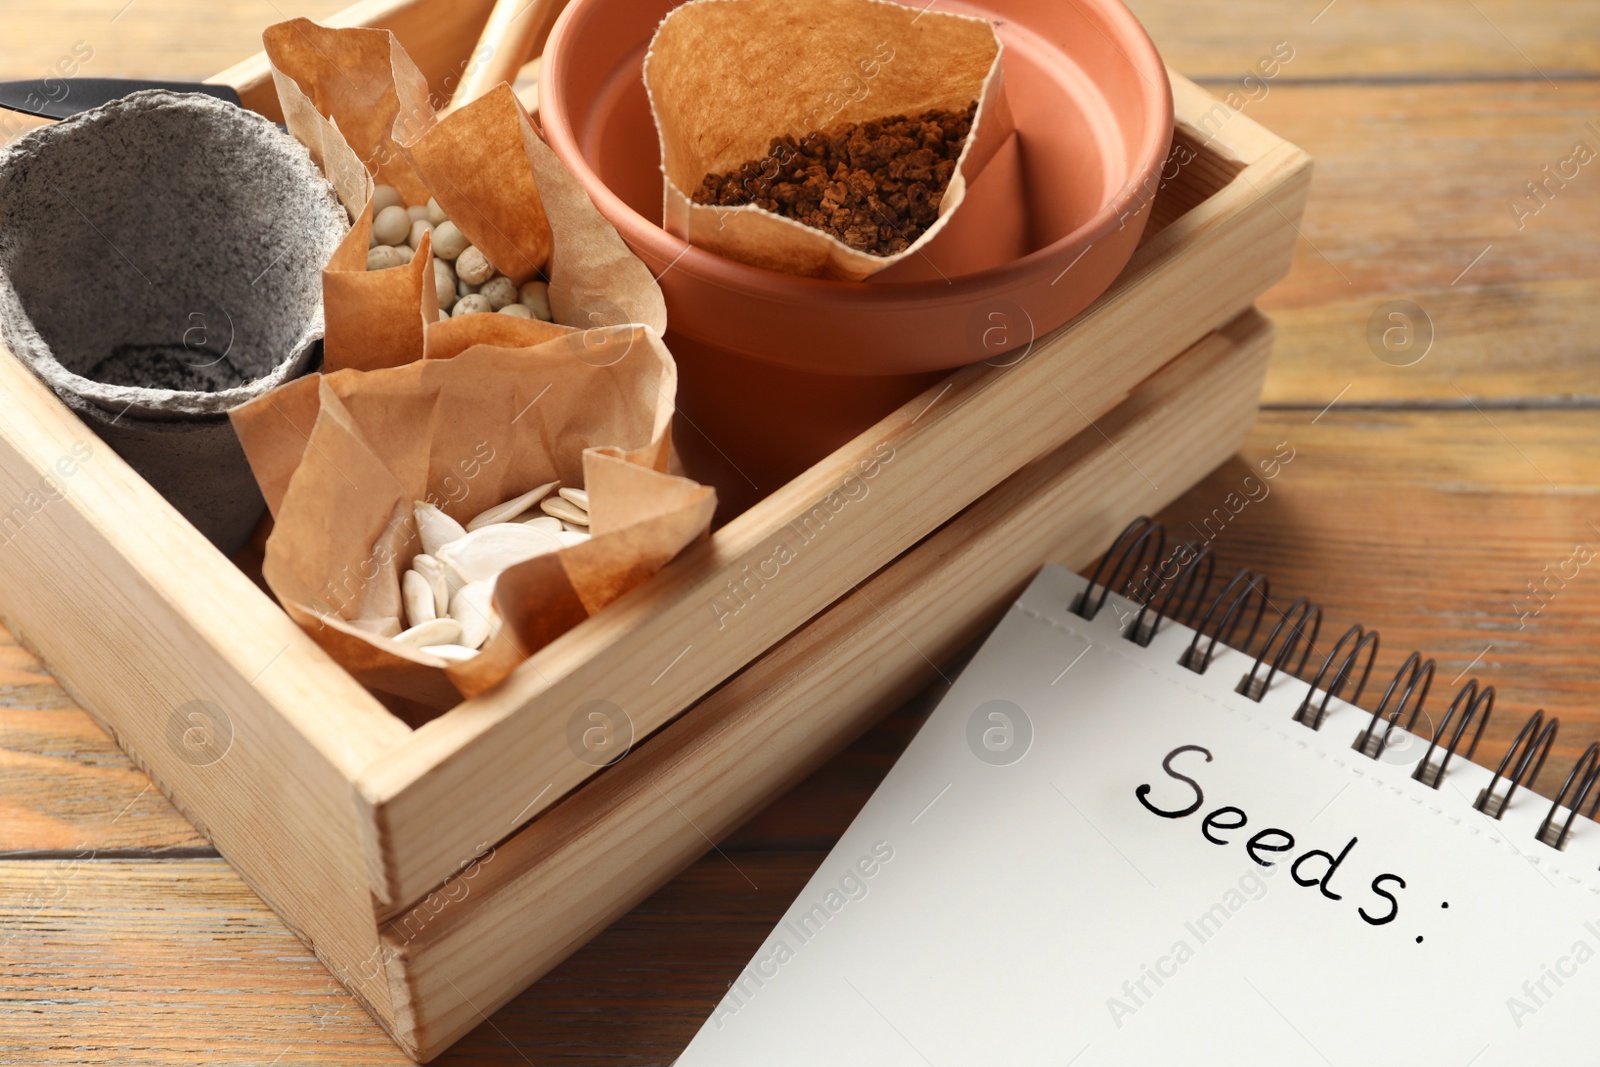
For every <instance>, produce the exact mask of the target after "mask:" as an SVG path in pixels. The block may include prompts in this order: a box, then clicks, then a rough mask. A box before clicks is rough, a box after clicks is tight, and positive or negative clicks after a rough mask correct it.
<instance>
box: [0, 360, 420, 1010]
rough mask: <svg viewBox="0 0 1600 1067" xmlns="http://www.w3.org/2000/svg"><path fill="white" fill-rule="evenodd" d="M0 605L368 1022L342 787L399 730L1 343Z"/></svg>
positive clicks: (364, 911)
mask: <svg viewBox="0 0 1600 1067" xmlns="http://www.w3.org/2000/svg"><path fill="white" fill-rule="evenodd" d="M0 610H3V612H4V614H5V617H6V620H7V625H8V626H10V627H11V628H12V629H13V630H14V631H15V632H17V633H18V634H19V636H20V637H22V638H23V639H24V640H25V641H27V642H28V644H29V645H30V646H31V647H33V648H35V649H37V650H38V651H39V653H40V654H41V655H42V657H43V658H44V659H45V660H46V661H47V662H48V663H49V664H50V665H51V668H52V669H53V670H54V671H56V672H58V673H59V676H60V677H61V678H62V679H63V680H64V683H65V684H66V685H67V687H68V688H69V690H70V691H71V692H72V693H73V695H74V696H75V697H77V698H78V699H79V700H80V702H81V703H82V704H83V705H84V707H86V708H87V709H89V710H90V711H91V712H92V713H94V714H95V715H96V717H97V718H98V719H99V720H100V721H101V722H102V723H104V724H105V725H106V726H107V728H108V729H109V730H110V731H111V732H112V733H113V735H114V736H115V737H116V739H117V741H118V743H119V744H121V745H123V747H125V748H127V749H128V750H129V752H130V754H131V755H132V756H133V757H134V758H135V760H136V761H137V762H139V764H140V765H141V766H143V767H144V768H145V769H146V770H148V771H149V772H150V773H151V775H152V777H154V778H155V779H156V781H157V783H158V784H159V785H160V786H161V787H162V789H163V791H164V792H165V793H166V794H167V795H168V796H169V797H170V798H171V799H172V800H173V802H174V803H175V804H176V805H177V806H178V808H179V809H180V810H182V811H183V812H184V813H185V815H187V816H188V817H189V818H190V819H191V820H192V821H193V822H194V823H195V825H196V826H197V828H199V829H200V830H201V832H202V833H204V834H206V836H207V837H209V838H210V839H211V840H212V841H213V842H214V843H215V844H216V845H217V847H218V849H219V850H220V851H221V852H222V853H223V854H224V855H225V856H226V857H227V858H228V859H229V860H230V861H231V862H232V863H233V864H234V865H235V866H236V867H238V868H239V869H240V871H241V872H242V873H243V874H244V875H245V876H246V877H247V878H248V879H249V881H250V882H251V884H252V885H253V886H254V887H255V888H256V889H257V890H258V892H260V893H261V895H262V896H263V898H264V899H266V901H267V902H268V903H269V904H271V905H272V906H273V907H274V908H275V909H276V910H277V911H278V913H279V914H280V915H281V916H282V917H283V918H284V920H285V922H287V923H288V924H289V925H290V926H291V927H292V928H294V929H295V930H296V931H297V932H299V933H300V934H301V935H302V936H303V937H304V938H306V939H307V940H308V941H309V942H310V943H311V944H312V945H313V946H314V947H315V948H316V949H317V951H318V952H319V954H321V955H322V956H323V958H324V959H325V960H327V961H328V963H329V964H330V966H333V967H335V969H336V970H337V971H342V973H344V974H346V975H349V976H353V977H352V979H351V983H350V984H351V985H352V986H353V987H355V988H356V989H357V991H358V992H363V993H364V994H365V995H366V996H367V998H368V999H369V1001H371V1002H372V1003H373V1005H374V1007H375V1008H376V1009H378V1011H379V1013H380V1014H381V1013H382V1012H383V1011H384V1010H386V1005H387V1000H388V996H387V989H386V986H385V985H384V984H383V983H382V982H381V981H380V978H381V970H380V969H378V968H375V967H374V965H373V964H372V963H371V962H369V958H370V957H371V956H372V953H373V952H374V950H375V948H376V924H375V922H374V919H373V915H372V907H371V902H370V893H369V891H368V878H367V875H366V869H365V864H364V862H363V858H362V852H361V848H360V843H359V838H358V834H357V832H356V820H357V818H358V811H357V808H356V806H355V805H354V804H353V803H352V785H351V782H352V779H353V777H354V775H355V773H356V772H357V771H358V770H359V769H360V767H362V766H363V765H365V764H366V763H367V762H369V761H370V760H371V759H373V758H374V757H376V756H377V755H378V754H379V753H381V752H382V751H383V750H384V749H385V748H386V747H388V746H392V745H395V744H398V743H400V742H401V741H403V740H404V739H405V738H406V737H407V736H408V735H409V730H407V729H406V728H405V727H404V725H403V724H401V723H399V721H398V720H396V719H394V718H393V717H392V716H390V715H389V714H388V713H387V712H385V711H384V710H383V709H382V708H381V707H380V706H379V705H377V703H376V702H375V701H373V700H372V699H371V697H370V696H368V694H367V693H366V692H365V691H364V690H362V689H361V688H360V687H359V686H358V685H356V684H355V682H354V681H353V680H351V679H350V678H349V677H348V675H346V674H345V673H344V672H343V671H342V670H340V669H339V668H338V667H337V666H335V665H334V664H333V663H332V662H331V661H330V660H328V659H327V657H326V656H325V655H323V654H322V652H321V650H320V649H318V648H317V647H316V646H315V645H314V644H313V643H312V642H311V641H310V639H309V638H308V637H306V635H304V634H303V633H301V632H300V630H299V629H298V628H297V627H296V626H295V625H294V623H293V622H291V621H290V620H289V619H288V617H287V616H285V615H284V614H283V613H282V612H281V611H279V610H278V609H277V608H276V607H275V606H274V605H273V604H272V603H271V602H270V601H269V600H268V599H267V598H266V597H265V596H264V595H263V594H262V593H261V592H260V591H259V590H258V589H256V588H255V586H254V585H252V584H251V583H250V581H249V579H248V578H246V577H245V576H244V575H243V574H242V573H241V572H239V571H238V569H237V568H235V567H234V566H233V565H232V564H231V563H230V562H229V561H228V560H227V559H226V558H224V557H223V556H222V555H221V554H220V553H219V552H217V551H216V549H215V548H213V547H212V546H211V545H210V544H209V543H208V542H206V541H205V539H204V538H203V537H201V535H200V534H199V533H198V532H197V531H196V530H195V529H194V528H193V527H192V526H190V525H189V524H188V523H186V522H184V521H183V520H182V518H181V517H180V516H178V514H177V512H176V511H174V510H172V508H171V507H170V506H169V505H167V503H166V502H165V501H164V500H162V499H161V498H160V497H159V496H157V495H156V494H155V492H154V491H153V490H152V489H151V488H150V487H149V486H148V485H147V484H146V483H145V482H144V481H143V480H142V479H140V478H139V477H138V475H136V474H135V473H134V472H133V471H132V470H131V469H130V468H129V467H128V466H127V465H126V464H125V463H123V462H122V460H121V459H120V458H118V457H117V456H116V455H115V454H114V453H113V452H112V451H111V450H110V449H109V448H108V447H106V446H105V445H104V444H103V443H102V442H101V441H100V440H99V439H98V438H96V437H95V436H94V434H93V433H92V432H91V431H90V430H89V429H88V428H87V427H86V426H84V425H83V424H82V423H81V422H79V421H78V420H77V418H76V417H74V416H73V415H72V414H71V413H70V412H69V411H67V410H66V408H65V407H63V406H62V405H61V404H60V402H59V401H57V400H56V398H55V397H54V396H53V395H52V394H51V393H50V392H49V391H48V390H47V389H45V387H44V386H43V385H42V384H40V383H39V382H38V381H37V380H36V379H35V378H34V377H33V375H32V374H31V373H30V372H28V371H27V370H26V369H25V368H24V367H23V366H22V365H21V364H20V363H19V362H18V361H17V360H16V359H15V358H14V357H12V356H11V355H10V353H7V352H5V351H4V350H3V349H0ZM363 965H365V966H366V967H367V968H368V970H369V971H371V972H372V974H371V976H370V977H368V978H366V979H361V978H360V977H359V968H360V967H361V966H363Z"/></svg>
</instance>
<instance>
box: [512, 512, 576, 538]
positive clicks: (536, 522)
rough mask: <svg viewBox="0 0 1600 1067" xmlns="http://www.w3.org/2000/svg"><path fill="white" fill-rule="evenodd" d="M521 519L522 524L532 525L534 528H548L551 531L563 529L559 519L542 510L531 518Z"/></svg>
mask: <svg viewBox="0 0 1600 1067" xmlns="http://www.w3.org/2000/svg"><path fill="white" fill-rule="evenodd" d="M521 521H522V525H524V526H532V527H533V528H534V529H535V530H549V531H550V532H551V533H555V532H557V531H558V530H562V529H565V527H564V526H562V524H561V520H560V519H558V518H556V517H555V516H554V515H546V514H545V513H544V512H542V511H541V512H540V513H539V514H537V515H535V516H534V517H533V518H531V519H523V520H521Z"/></svg>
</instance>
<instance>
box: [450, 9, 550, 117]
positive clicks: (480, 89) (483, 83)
mask: <svg viewBox="0 0 1600 1067" xmlns="http://www.w3.org/2000/svg"><path fill="white" fill-rule="evenodd" d="M566 6H567V0H496V3H495V5H494V10H493V11H491V12H490V13H489V21H488V22H486V23H485V24H484V27H483V33H482V35H481V36H479V38H478V46H477V47H476V48H474V49H473V50H472V57H473V58H472V60H471V61H470V62H469V64H468V66H467V69H466V71H465V72H464V73H463V74H462V75H461V84H460V85H458V86H456V91H455V95H454V96H452V97H451V98H450V104H449V106H448V107H446V108H445V109H444V110H445V113H446V114H448V113H449V112H451V111H454V110H455V109H456V108H458V107H462V106H463V105H465V104H470V103H471V102H472V101H474V100H476V99H477V98H478V97H480V96H482V95H483V94H484V93H486V92H488V91H489V90H490V89H493V88H494V87H495V86H496V85H499V84H500V83H501V82H515V81H516V80H517V71H519V70H521V69H522V65H523V64H524V63H526V62H527V61H528V59H529V58H530V57H532V56H535V55H537V54H539V53H540V52H542V51H543V50H544V42H545V39H546V38H548V37H549V36H550V27H552V26H554V25H555V21H556V19H557V18H558V17H559V16H560V14H561V12H562V9H564V8H565V7H566Z"/></svg>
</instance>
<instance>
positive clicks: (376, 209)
mask: <svg viewBox="0 0 1600 1067" xmlns="http://www.w3.org/2000/svg"><path fill="white" fill-rule="evenodd" d="M405 206H406V202H405V201H404V200H402V199H401V198H400V190H398V189H396V188H395V187H394V186H392V185H378V186H374V187H373V189H372V213H373V214H374V215H377V214H379V213H381V212H382V211H383V209H384V208H386V207H398V208H404V207H405Z"/></svg>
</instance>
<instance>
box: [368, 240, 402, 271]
mask: <svg viewBox="0 0 1600 1067" xmlns="http://www.w3.org/2000/svg"><path fill="white" fill-rule="evenodd" d="M404 265H405V260H403V259H401V258H400V250H399V249H398V248H395V247H394V246H393V245H379V246H378V247H377V248H369V249H367V269H368V270H388V269H389V268H390V267H399V266H404Z"/></svg>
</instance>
